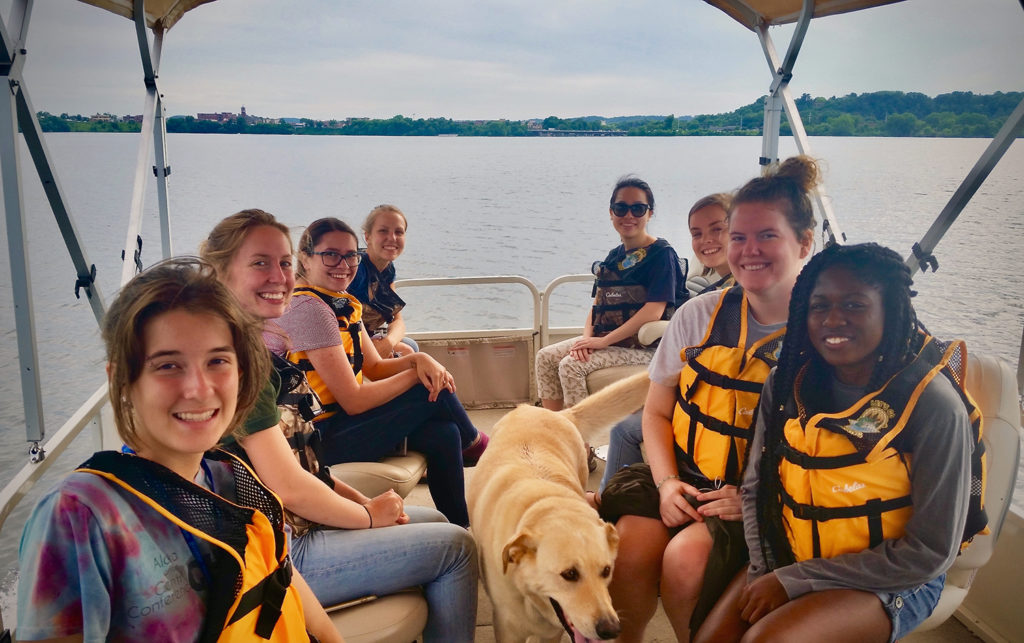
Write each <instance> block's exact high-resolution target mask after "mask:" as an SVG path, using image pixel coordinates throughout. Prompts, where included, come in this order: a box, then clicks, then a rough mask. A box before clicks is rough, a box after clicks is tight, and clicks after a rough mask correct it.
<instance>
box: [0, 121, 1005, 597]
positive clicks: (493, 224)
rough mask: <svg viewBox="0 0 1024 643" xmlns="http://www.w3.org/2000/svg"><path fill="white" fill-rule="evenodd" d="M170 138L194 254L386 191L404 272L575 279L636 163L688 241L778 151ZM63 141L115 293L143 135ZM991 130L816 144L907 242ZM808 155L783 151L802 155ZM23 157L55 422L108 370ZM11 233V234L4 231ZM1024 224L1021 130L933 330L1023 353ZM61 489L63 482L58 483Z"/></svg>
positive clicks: (151, 253) (507, 314)
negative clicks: (203, 245) (264, 224)
mask: <svg viewBox="0 0 1024 643" xmlns="http://www.w3.org/2000/svg"><path fill="white" fill-rule="evenodd" d="M168 139H169V142H168V145H169V148H170V162H171V166H172V172H173V173H172V175H171V179H170V181H171V183H170V190H171V210H172V216H173V218H174V219H175V223H174V228H173V242H174V249H175V252H176V253H178V254H183V253H194V252H195V251H196V248H197V245H198V242H199V240H200V239H202V238H204V237H205V236H206V234H207V232H209V230H210V228H211V227H212V226H213V224H214V223H215V222H216V221H218V220H220V219H221V218H222V217H224V216H226V215H228V214H230V213H232V212H235V211H237V210H239V209H242V208H247V207H259V208H263V209H265V210H268V211H270V212H273V213H275V214H276V215H277V216H278V218H280V219H281V220H283V221H284V222H286V223H287V224H289V225H292V226H295V227H296V230H298V229H300V228H301V226H304V225H305V224H307V223H309V222H310V221H312V220H313V219H316V218H318V217H322V216H338V217H340V218H342V219H344V220H346V221H348V222H349V223H351V224H353V225H358V224H359V223H361V221H362V218H363V216H365V214H366V213H367V212H368V211H369V210H370V208H371V207H372V206H374V205H376V204H379V203H385V202H389V203H394V204H397V205H398V206H399V207H401V208H402V209H403V210H404V211H405V212H406V214H407V215H408V217H409V221H410V227H409V232H408V244H407V245H408V247H407V249H406V252H405V254H404V255H403V256H402V257H401V259H400V260H399V262H398V270H399V277H437V276H466V275H482V274H518V275H523V276H525V277H527V278H529V279H530V280H532V281H533V282H534V283H535V284H537V285H538V286H539V287H541V288H543V286H544V285H546V284H547V283H548V282H549V281H550V280H552V279H554V278H555V277H557V276H559V275H563V274H567V273H579V272H586V271H587V270H588V268H589V266H590V264H591V263H592V262H593V261H594V260H596V259H601V258H603V257H604V255H605V254H606V253H607V251H608V249H609V248H610V247H612V246H613V245H615V243H616V237H615V234H614V232H613V231H612V228H611V225H610V223H609V222H608V214H607V212H608V210H607V202H608V197H609V194H610V190H611V187H612V185H613V184H614V183H615V180H616V178H617V177H618V176H620V175H622V174H625V173H629V172H633V173H636V174H639V175H640V176H641V177H643V178H645V179H646V180H647V181H648V182H649V183H650V184H651V186H652V188H653V189H654V193H655V197H656V201H657V203H656V205H657V207H656V210H655V212H656V217H655V219H654V221H653V223H652V231H653V232H654V233H655V234H657V235H659V236H663V237H665V238H667V239H668V240H669V241H671V242H672V244H673V245H675V246H676V248H677V249H678V250H679V251H680V254H681V255H689V235H688V233H687V230H686V220H685V215H686V212H687V211H688V210H689V206H690V205H691V204H692V202H693V201H695V200H696V199H697V198H698V197H700V196H702V195H704V194H706V193H709V192H718V191H723V190H731V189H734V188H736V187H737V186H739V185H741V184H742V183H743V182H744V181H745V180H746V179H748V178H750V177H751V176H753V175H754V174H755V173H756V171H757V167H756V165H755V163H756V158H757V157H758V156H759V155H760V139H757V138H671V139H669V138H664V139H660V138H613V139H588V138H569V139H483V138H370V137H367V138H359V137H298V136H295V137H288V136H280V137H278V136H217V135H170V136H169V137H168ZM47 141H48V145H49V147H50V150H51V153H52V155H53V157H54V159H55V163H56V165H57V169H58V171H59V175H60V177H61V181H62V188H63V190H64V192H65V195H66V197H67V199H68V201H69V203H70V206H71V210H72V213H73V215H74V217H75V219H76V221H77V225H78V228H79V231H80V233H81V235H82V236H83V237H84V241H85V245H86V250H87V253H88V256H89V259H90V261H91V262H93V263H95V264H96V266H97V268H98V271H99V277H98V278H99V283H100V286H101V288H102V291H103V293H104V296H105V297H107V298H108V299H109V298H110V297H111V295H112V294H113V293H114V291H115V290H116V284H117V280H118V278H119V275H120V252H121V247H122V245H123V244H124V235H125V233H124V228H125V226H126V222H127V212H128V208H129V205H130V199H131V188H132V180H133V166H134V162H135V155H136V146H137V143H138V141H137V138H136V137H134V136H131V135H123V134H50V135H48V138H47ZM986 143H987V141H984V140H976V139H970V140H954V139H838V138H819V139H814V140H813V141H812V145H813V148H814V154H815V156H817V157H819V158H822V159H825V165H824V169H825V179H826V186H827V189H828V194H829V197H830V199H831V201H832V204H833V207H834V209H835V211H836V213H837V214H838V216H839V219H840V224H841V225H842V227H843V229H844V230H845V231H846V233H847V236H848V240H849V241H850V242H859V241H879V242H881V243H884V244H886V245H889V246H891V247H893V248H894V249H896V250H897V251H899V252H900V253H901V254H903V255H907V254H908V251H909V248H910V247H911V244H912V243H913V242H915V241H917V240H919V239H920V237H921V236H922V235H923V234H924V232H925V231H926V230H927V228H928V226H929V225H930V224H931V222H932V220H933V218H934V216H935V215H936V214H937V213H938V212H939V211H940V210H941V208H942V206H943V205H944V204H945V203H946V201H947V200H948V199H949V197H950V196H951V195H952V193H953V191H954V190H955V189H956V187H957V186H958V185H959V182H960V181H961V180H962V178H963V176H964V175H965V174H966V173H967V171H968V170H969V168H970V167H971V165H972V164H973V162H974V160H975V159H976V158H977V156H978V155H979V154H980V152H981V151H982V150H983V149H984V147H985V145H986ZM793 152H794V148H792V147H789V148H786V147H785V146H784V147H783V154H791V153H793ZM22 158H23V161H22V166H23V168H24V170H25V173H26V177H28V178H27V179H26V181H25V184H26V185H25V197H24V200H25V204H26V209H27V211H28V213H29V221H28V234H29V238H30V241H29V248H30V253H31V259H30V261H31V266H30V269H31V278H32V286H33V292H34V306H35V317H36V325H37V333H38V335H39V340H40V344H41V351H42V357H41V365H40V375H41V378H42V382H43V387H44V390H45V391H46V398H45V400H44V405H45V415H46V422H47V427H48V430H49V431H50V432H53V431H55V430H56V429H57V428H58V427H59V426H60V424H61V423H62V422H63V421H64V420H65V419H66V418H67V417H68V415H69V414H70V413H71V412H72V411H73V410H74V409H75V408H76V407H77V406H78V405H79V404H80V403H81V402H82V401H83V400H84V398H85V397H86V396H87V395H88V394H89V393H91V392H92V391H93V390H95V389H96V387H97V386H99V385H100V383H101V382H102V380H103V367H102V363H101V361H102V360H101V349H100V346H99V339H98V333H97V330H96V322H95V321H94V319H93V317H92V314H91V311H90V309H89V307H88V306H87V305H85V304H84V303H83V302H82V301H79V300H76V299H75V298H74V296H73V294H72V293H73V288H74V281H75V274H74V271H73V269H72V266H71V264H70V261H69V260H68V259H67V258H66V252H65V250H64V247H63V243H62V241H61V239H60V236H59V233H58V231H57V228H56V225H55V224H54V223H53V218H52V215H50V214H49V210H48V208H47V206H46V204H45V199H44V198H43V194H42V190H41V189H40V188H39V187H38V186H37V185H34V184H33V175H32V174H31V172H32V167H31V163H30V162H29V161H28V157H27V155H25V156H23V157H22ZM149 192H150V198H149V204H148V207H147V219H146V225H145V229H144V239H145V243H144V247H143V252H144V262H145V263H146V264H149V263H152V262H153V261H155V260H156V259H158V256H159V247H160V242H159V238H158V236H157V234H158V233H157V230H156V225H157V224H156V215H155V212H156V206H155V199H154V197H153V193H154V192H155V186H151V187H150V189H149ZM0 228H2V227H0ZM0 235H6V231H5V230H3V229H0ZM296 236H297V235H296ZM1022 240H1024V147H1022V146H1021V144H1020V142H1017V143H1016V144H1015V145H1014V146H1012V147H1011V149H1010V150H1009V152H1008V153H1007V155H1006V158H1004V160H1003V162H1002V163H1001V164H1000V166H999V167H998V168H997V169H996V171H995V172H993V173H992V175H991V176H990V177H989V179H988V180H987V182H986V183H985V185H984V186H983V187H982V188H981V190H979V192H978V194H977V195H976V197H975V198H974V200H973V201H972V203H971V205H970V206H969V207H968V209H967V210H965V211H964V213H963V214H962V215H961V217H960V220H959V221H958V222H957V224H956V226H955V227H954V228H953V230H952V231H951V232H950V233H949V234H948V235H947V237H946V238H945V239H944V240H943V241H942V243H941V244H940V245H939V248H938V251H937V256H938V259H939V265H940V269H939V272H938V273H936V274H932V273H928V274H925V275H920V274H919V275H918V277H917V279H916V281H917V283H916V287H917V289H918V291H919V292H920V296H919V298H918V300H917V302H916V306H917V309H918V313H919V315H920V317H921V318H922V319H923V320H924V321H925V323H926V324H927V325H928V327H929V328H930V329H931V330H932V332H933V333H935V334H936V335H939V336H941V337H963V338H965V339H966V340H967V341H968V345H969V347H970V348H971V349H972V350H981V351H985V352H990V353H995V354H998V355H1000V356H1001V357H1002V358H1004V359H1005V360H1007V361H1008V362H1010V363H1011V364H1013V365H1016V362H1017V357H1018V350H1019V346H1020V342H1021V335H1022V325H1024V276H1022V271H1021V269H1020V267H1019V266H1020V257H1021V250H1022V249H1024V243H1022ZM3 243H4V244H6V236H4V239H3ZM4 247H6V246H4ZM9 271H10V268H9V265H8V264H7V262H6V261H3V262H0V333H2V335H0V484H4V483H6V482H7V480H9V479H10V477H11V476H13V474H14V472H15V471H16V470H17V469H18V468H19V467H20V466H21V464H22V463H23V462H24V458H25V453H26V446H25V443H24V428H23V420H22V415H23V413H22V402H21V393H20V384H19V380H18V370H17V361H16V360H17V345H16V341H15V334H14V330H13V328H14V316H13V310H12V307H13V305H12V301H11V293H10V285H9V284H10V272H9ZM561 292H563V293H564V295H563V296H561V297H559V298H558V299H557V300H556V303H555V307H554V308H555V310H556V315H555V319H554V321H555V323H556V324H558V325H570V324H572V325H579V324H581V323H582V322H583V318H584V317H585V314H586V313H585V310H586V305H587V299H588V295H589V287H587V286H586V285H578V286H576V287H574V288H570V287H566V288H565V289H563V291H561ZM407 294H408V297H407V299H408V300H409V302H410V305H409V308H408V309H407V323H408V325H409V327H410V329H411V330H419V329H428V328H429V329H457V328H473V327H509V326H524V325H528V324H529V319H530V318H529V313H528V312H527V309H526V306H527V304H528V300H527V299H526V297H525V296H524V295H523V294H522V293H521V291H518V290H515V289H510V290H507V291H506V290H504V289H499V290H495V291H493V292H491V291H487V292H476V291H473V292H471V293H470V294H466V295H462V296H458V297H457V298H454V297H452V296H451V295H448V296H444V297H442V296H441V295H440V293H438V292H436V291H429V290H427V291H423V292H407ZM73 450H74V453H72V454H71V455H69V456H66V458H67V462H68V465H69V466H70V465H71V464H73V463H77V462H78V461H80V460H82V459H84V458H85V457H86V456H87V455H88V454H89V453H90V452H91V444H90V441H89V439H88V438H87V437H86V438H84V439H80V440H79V444H77V445H75V446H74V447H73ZM56 475H57V474H54V476H56ZM51 478H52V477H51ZM1021 484H1024V479H1022V483H1021ZM51 485H52V482H50V481H47V482H44V483H43V484H42V485H41V487H42V488H48V487H49V486H51ZM41 490H42V489H37V491H36V492H35V493H34V494H33V497H37V495H38V493H39V491H41ZM1017 500H1018V502H1017V504H1018V508H1024V503H1022V500H1024V495H1022V494H1021V493H1020V489H1018V495H1017ZM31 504H33V502H32V501H29V502H27V503H23V505H22V507H21V508H20V509H19V510H18V511H17V512H16V514H15V515H14V517H13V518H12V519H10V520H8V521H7V524H6V526H5V527H4V528H3V530H2V532H0V587H3V586H5V585H6V583H5V582H3V576H4V575H5V573H6V572H7V570H9V569H10V568H12V567H13V565H14V562H15V559H16V546H17V545H16V543H17V540H18V536H19V534H20V531H21V526H22V523H23V521H24V519H25V516H26V514H27V512H28V510H29V508H30V507H31ZM4 611H5V614H9V613H10V611H9V610H6V609H5V610H4Z"/></svg>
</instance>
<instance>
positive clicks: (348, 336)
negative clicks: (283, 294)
mask: <svg viewBox="0 0 1024 643" xmlns="http://www.w3.org/2000/svg"><path fill="white" fill-rule="evenodd" d="M292 294H293V295H309V296H312V297H319V298H320V300H321V301H323V302H324V303H325V304H327V305H328V306H329V307H330V308H331V310H332V311H333V312H334V316H335V317H337V318H338V332H339V333H341V346H342V348H344V349H345V354H346V355H348V363H349V364H351V366H352V372H353V373H354V374H355V376H356V381H357V382H362V381H363V349H362V346H361V344H360V339H359V337H360V331H361V330H362V328H363V323H362V316H363V305H362V304H361V303H359V300H358V299H356V298H355V297H353V296H352V295H350V294H348V293H344V292H340V293H339V292H334V291H331V290H326V289H324V288H317V287H316V286H297V287H296V288H295V290H293V291H292ZM288 361H290V362H291V363H292V364H295V365H296V366H298V367H299V369H300V370H302V371H303V372H305V373H306V379H307V380H309V385H310V386H311V387H313V390H314V391H315V392H316V394H317V395H318V396H319V397H320V402H321V403H322V404H323V410H324V412H323V413H322V414H321V415H319V416H318V417H317V420H318V421H319V420H323V419H326V418H329V417H331V416H332V415H334V414H335V413H337V412H338V411H340V410H341V405H340V404H338V401H337V399H335V397H334V394H333V393H331V391H330V389H328V388H327V384H326V383H324V380H323V378H321V377H320V376H319V375H318V374H317V372H316V369H314V368H313V364H311V363H310V361H309V357H308V356H307V355H306V352H305V351H292V352H289V353H288Z"/></svg>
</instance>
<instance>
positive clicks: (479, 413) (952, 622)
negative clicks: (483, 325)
mask: <svg viewBox="0 0 1024 643" xmlns="http://www.w3.org/2000/svg"><path fill="white" fill-rule="evenodd" d="M506 412H507V409H486V410H476V411H470V416H471V417H472V418H473V422H474V423H475V424H476V426H477V427H478V428H479V429H481V430H483V431H484V432H486V433H491V432H492V431H491V428H492V427H493V425H494V423H495V422H497V421H498V419H499V418H501V416H502V415H504V414H505V413H506ZM473 473H474V470H473V469H466V479H467V482H468V480H469V479H471V478H472V476H473ZM603 474H604V462H602V461H598V466H597V470H595V471H594V472H593V473H591V474H590V481H589V484H588V485H587V488H588V489H597V487H598V484H599V483H600V482H601V476H602V475H603ZM407 502H409V504H414V505H426V506H433V502H432V501H431V500H430V494H429V493H428V491H427V487H426V485H425V484H421V485H418V486H417V487H416V489H414V490H413V492H412V493H411V494H409V496H408V498H407ZM478 596H479V598H478V608H477V617H476V618H477V620H476V623H477V625H476V638H475V640H476V642H477V643H493V642H494V641H495V638H494V627H493V620H492V614H493V610H492V607H491V601H490V598H488V596H487V593H486V592H485V591H484V587H483V585H482V584H481V585H480V589H479V594H478ZM562 640H563V641H567V640H568V637H563V639H562ZM645 640H646V641H649V642H650V643H670V642H671V641H675V640H676V638H675V634H674V633H673V632H672V626H671V625H669V622H668V618H667V617H666V616H665V612H664V610H663V609H662V608H661V606H660V605H659V607H658V611H657V613H655V615H654V618H653V619H652V620H651V623H650V624H649V625H648V626H647V632H646V637H645ZM902 640H903V641H906V642H907V643H939V642H941V643H975V642H976V641H980V640H981V639H979V638H977V637H975V636H974V635H973V634H971V632H970V631H968V629H967V628H966V627H964V625H963V624H961V623H960V622H959V621H958V620H956V619H955V618H951V619H949V620H948V621H946V622H945V623H944V624H943V625H942V626H941V627H939V628H937V629H935V630H932V631H930V632H922V633H919V634H912V635H910V636H908V637H906V638H904V639H902Z"/></svg>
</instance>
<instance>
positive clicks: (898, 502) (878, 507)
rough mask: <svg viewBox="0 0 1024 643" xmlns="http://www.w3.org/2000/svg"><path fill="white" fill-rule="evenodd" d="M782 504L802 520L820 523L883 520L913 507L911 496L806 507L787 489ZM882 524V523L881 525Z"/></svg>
mask: <svg viewBox="0 0 1024 643" xmlns="http://www.w3.org/2000/svg"><path fill="white" fill-rule="evenodd" d="M782 502H783V504H785V505H786V506H787V507H789V508H790V510H791V511H792V512H793V515H794V516H796V517H797V518H799V519H801V520H816V521H818V522H825V521H826V520H835V519H839V518H862V517H864V516H877V517H878V518H879V520H881V515H882V514H883V513H885V512H887V511H895V510H897V509H903V508H904V507H909V506H910V505H911V498H910V496H901V497H899V498H893V499H892V500H880V499H877V498H876V499H874V500H868V501H867V502H866V503H865V504H863V505H857V506H853V507H816V506H814V505H805V504H803V503H800V502H797V501H796V500H795V499H793V497H792V496H791V495H789V494H788V493H786V491H785V489H783V490H782ZM879 524H881V523H879Z"/></svg>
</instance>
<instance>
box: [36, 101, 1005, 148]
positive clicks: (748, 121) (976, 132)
mask: <svg viewBox="0 0 1024 643" xmlns="http://www.w3.org/2000/svg"><path fill="white" fill-rule="evenodd" d="M1022 98H1024V92H995V93H993V94H974V93H972V92H951V93H948V94H939V95H938V96H935V97H934V98H932V97H929V96H926V95H924V94H920V93H915V92H910V93H904V92H898V91H884V92H871V93H865V94H859V95H858V94H848V95H846V96H842V97H839V98H837V97H835V96H833V97H831V98H820V97H818V98H813V97H811V96H810V95H809V94H804V95H802V96H800V97H799V98H797V99H796V100H795V102H796V105H797V108H798V109H799V110H800V113H801V118H802V120H803V122H804V127H805V129H806V130H807V134H808V135H810V136H854V137H929V138H978V137H991V136H993V135H995V133H996V132H997V131H998V130H999V128H1000V127H1001V126H1002V124H1003V122H1004V121H1005V120H1006V118H1007V117H1008V116H1009V114H1010V113H1011V112H1012V111H1013V109H1014V108H1015V107H1016V106H1017V104H1018V103H1019V102H1020V101H1021V99H1022ZM37 116H38V118H39V122H40V126H41V127H42V129H43V131H44V132H138V131H140V129H141V116H128V117H117V116H113V115H111V114H97V115H95V116H91V117H85V116H82V115H79V114H76V115H68V114H66V113H65V114H61V115H59V116H56V115H53V114H50V113H48V112H39V113H38V115H37ZM763 121H764V97H761V98H758V99H757V100H756V101H754V102H753V103H750V104H749V105H745V106H743V107H740V108H738V109H736V110H733V111H732V112H728V113H723V114H702V115H698V116H680V117H676V116H675V115H674V114H670V115H668V116H617V117H612V118H606V117H602V116H583V117H579V118H573V119H562V118H557V117H555V116H549V117H547V118H543V119H541V118H535V119H526V120H519V121H513V120H507V119H495V120H474V121H457V120H452V119H450V118H426V119H424V118H419V119H411V118H408V117H406V116H401V115H398V116H394V117H392V118H388V119H371V118H347V119H342V120H337V119H331V120H313V119H309V118H301V119H296V118H281V119H271V118H266V117H259V116H251V115H247V114H245V109H244V108H243V109H242V113H241V114H233V113H229V112H222V113H215V114H199V115H198V118H197V117H196V116H172V117H170V118H168V119H167V132H168V133H171V134H179V133H187V134H277V135H299V136H497V137H527V136H531V137H556V136H557V137H565V136H599V137H605V136H760V135H761V130H762V126H763ZM781 134H782V135H784V136H788V135H790V134H791V131H790V127H789V123H788V121H787V119H786V116H785V114H783V116H782V127H781Z"/></svg>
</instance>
